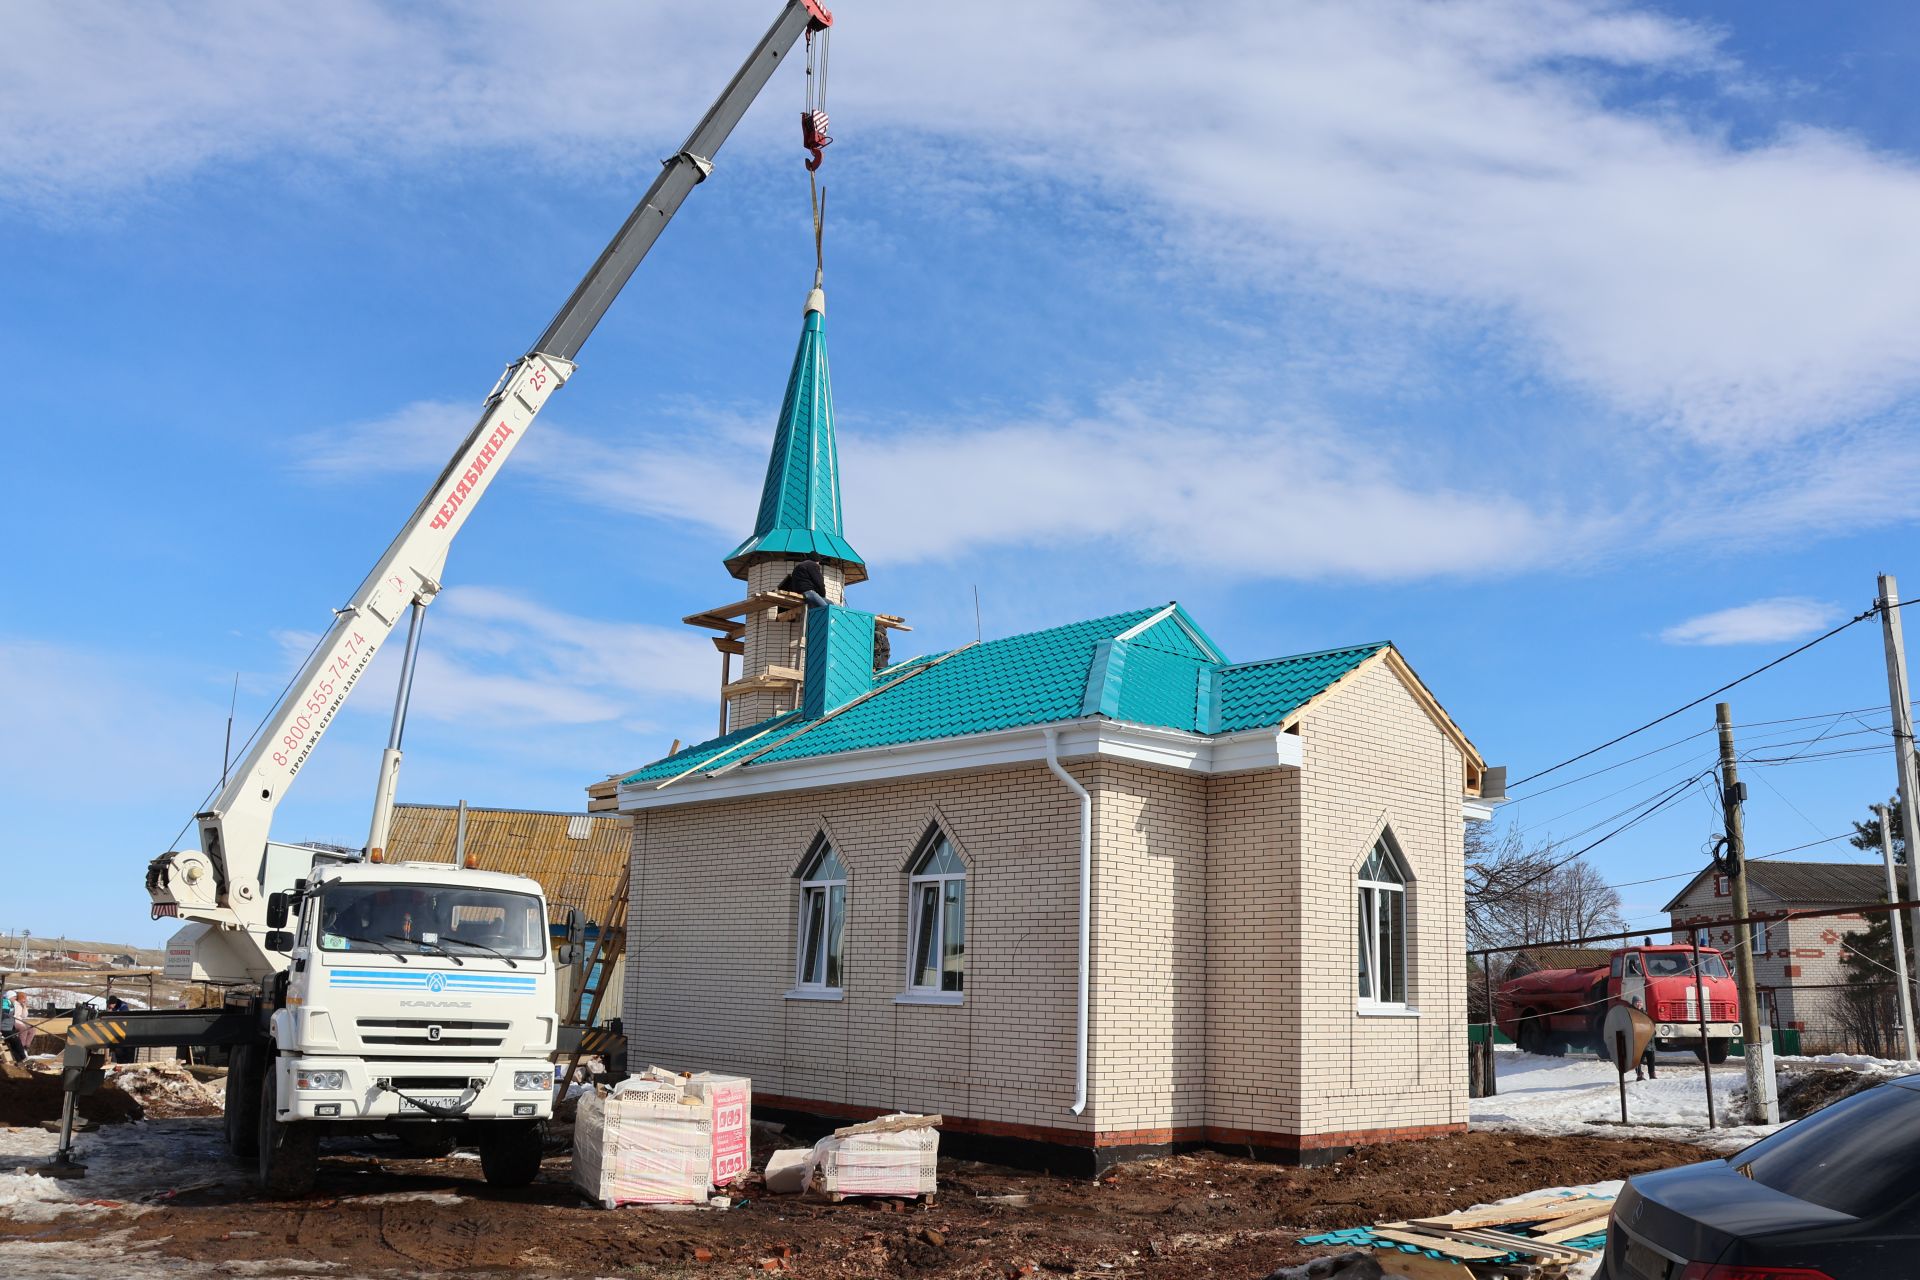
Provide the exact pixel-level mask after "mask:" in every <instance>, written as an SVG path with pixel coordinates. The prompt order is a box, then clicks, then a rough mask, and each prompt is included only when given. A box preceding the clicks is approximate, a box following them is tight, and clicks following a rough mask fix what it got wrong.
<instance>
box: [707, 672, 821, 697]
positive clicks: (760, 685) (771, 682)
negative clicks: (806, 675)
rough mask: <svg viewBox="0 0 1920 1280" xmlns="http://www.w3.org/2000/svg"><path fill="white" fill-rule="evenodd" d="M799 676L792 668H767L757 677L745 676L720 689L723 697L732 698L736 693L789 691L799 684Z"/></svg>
mask: <svg viewBox="0 0 1920 1280" xmlns="http://www.w3.org/2000/svg"><path fill="white" fill-rule="evenodd" d="M801 679H802V677H801V675H800V673H799V672H798V671H795V670H794V669H793V668H792V667H768V668H767V669H766V670H765V671H763V672H761V673H760V674H759V675H757V676H747V677H745V678H744V679H740V680H735V681H734V682H733V683H732V684H729V685H724V686H722V687H721V690H720V693H721V696H723V697H732V696H733V695H734V694H736V693H758V692H759V691H760V690H762V689H791V688H792V687H793V686H794V685H797V684H799V683H800V682H801Z"/></svg>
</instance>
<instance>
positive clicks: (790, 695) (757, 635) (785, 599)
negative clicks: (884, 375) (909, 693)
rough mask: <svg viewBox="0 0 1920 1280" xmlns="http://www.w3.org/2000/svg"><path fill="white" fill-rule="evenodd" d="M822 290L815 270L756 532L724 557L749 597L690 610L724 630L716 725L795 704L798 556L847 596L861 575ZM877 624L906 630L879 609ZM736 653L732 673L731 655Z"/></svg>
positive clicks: (801, 613)
mask: <svg viewBox="0 0 1920 1280" xmlns="http://www.w3.org/2000/svg"><path fill="white" fill-rule="evenodd" d="M826 312H827V296H826V293H825V292H824V291H823V290H822V289H821V287H820V282H819V279H818V277H817V276H816V278H815V281H814V287H813V290H812V291H811V292H810V293H808V294H807V306H806V311H805V320H804V322H803V324H802V326H801V330H800V348H799V350H798V351H796V352H794V356H793V371H792V372H791V373H790V374H789V375H788V376H787V394H786V398H785V400H784V401H782V402H781V405H780V422H779V426H778V427H777V429H776V430H775V432H774V437H773V453H772V456H771V457H769V458H768V459H767V478H766V482H765V483H764V484H763V485H762V486H761V490H760V511H759V515H758V517H757V518H756V519H755V520H754V525H753V534H752V536H750V537H749V538H747V540H746V541H745V542H742V543H741V544H740V545H739V546H737V547H735V548H734V549H733V551H732V553H731V554H730V555H728V556H727V558H726V561H725V563H726V566H727V571H728V572H729V573H731V574H732V575H733V576H734V577H736V578H739V579H742V580H743V581H745V583H746V584H747V598H746V599H745V600H742V601H739V602H737V603H735V604H732V605H727V606H724V607H722V608H720V609H710V610H708V611H706V612H705V613H697V614H693V615H691V616H689V617H688V618H687V619H686V621H687V622H688V623H689V624H691V625H693V626H697V627H707V628H710V629H712V630H715V631H719V632H721V634H720V635H718V636H716V637H714V642H713V643H714V646H715V647H716V648H718V649H719V650H720V655H721V657H720V671H721V699H722V707H721V712H720V715H721V721H720V724H721V732H722V733H726V732H728V731H729V730H733V729H744V728H746V727H747V726H749V725H753V724H757V723H759V722H760V721H762V720H765V719H767V718H768V717H770V716H776V715H779V714H780V713H781V712H784V711H791V710H793V709H794V708H795V707H797V706H799V705H800V686H801V683H802V680H803V678H804V677H803V672H804V671H805V669H806V661H805V654H806V635H807V621H806V613H807V609H806V605H805V604H804V603H803V602H802V601H801V600H800V598H799V597H798V596H797V595H794V594H788V593H783V591H782V584H787V585H788V587H789V588H791V586H792V585H793V584H792V583H791V582H790V580H789V576H790V575H792V574H793V572H794V570H795V568H796V567H797V566H799V565H801V564H802V562H806V561H811V562H812V563H813V564H816V565H818V566H819V569H820V576H821V578H822V579H824V589H823V590H822V592H821V594H822V595H824V596H825V597H826V598H827V600H828V602H829V603H831V604H836V605H837V604H843V603H845V601H846V589H847V588H848V587H849V586H851V585H852V584H854V583H856V582H864V581H865V580H866V577H867V565H866V562H865V561H864V560H862V559H861V558H860V553H859V552H857V551H855V550H854V549H853V546H852V544H851V543H849V542H848V541H847V539H846V535H845V532H844V531H843V529H842V527H841V520H840V457H839V453H838V451H837V449H836V448H835V445H834V438H833V388H832V385H831V383H830V381H829V379H828V376H827V341H826V328H825V326H826ZM878 624H879V626H881V627H882V628H887V627H891V628H893V629H896V630H905V629H907V628H906V627H905V626H904V624H903V623H902V622H901V620H900V619H898V618H896V617H892V616H890V615H881V616H880V617H879V618H878ZM736 656H737V657H738V658H739V659H740V665H739V673H738V674H737V675H735V674H733V659H734V657H736Z"/></svg>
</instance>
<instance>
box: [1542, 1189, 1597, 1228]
mask: <svg viewBox="0 0 1920 1280" xmlns="http://www.w3.org/2000/svg"><path fill="white" fill-rule="evenodd" d="M1612 1209H1613V1197H1612V1196H1607V1197H1606V1198H1605V1199H1599V1198H1597V1197H1594V1196H1581V1197H1579V1198H1578V1199H1576V1200H1575V1201H1573V1202H1572V1203H1571V1204H1570V1205H1568V1206H1567V1209H1566V1211H1565V1212H1564V1213H1560V1214H1557V1215H1555V1216H1554V1217H1551V1218H1542V1219H1541V1220H1540V1221H1539V1222H1536V1223H1535V1224H1534V1226H1533V1229H1534V1230H1535V1231H1536V1232H1538V1233H1540V1234H1541V1235H1545V1234H1546V1233H1547V1232H1549V1231H1552V1230H1554V1229H1556V1228H1558V1227H1564V1226H1568V1225H1569V1224H1571V1223H1574V1222H1577V1221H1582V1220H1584V1219H1587V1218H1591V1217H1593V1216H1594V1215H1595V1214H1599V1215H1600V1216H1602V1217H1604V1216H1606V1215H1607V1214H1608V1213H1609V1212H1611V1211H1612Z"/></svg>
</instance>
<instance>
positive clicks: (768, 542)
mask: <svg viewBox="0 0 1920 1280" xmlns="http://www.w3.org/2000/svg"><path fill="white" fill-rule="evenodd" d="M826 311H827V298H826V294H824V293H823V292H821V290H820V287H819V284H818V283H817V281H816V283H815V285H814V289H813V292H811V293H809V294H808V295H807V310H806V322H805V324H804V326H803V327H802V328H801V330H800V349H799V350H798V351H796V352H794V355H793V372H792V373H791V374H789V375H788V376H787V397H786V399H785V401H783V402H782V403H781V405H780V427H779V430H777V431H776V432H775V433H774V437H773V456H772V457H771V458H769V459H768V460H767V479H766V484H765V485H764V486H763V487H762V489H761V490H760V514H759V517H758V519H756V520H755V521H754V525H753V536H752V537H750V538H748V539H747V540H746V541H745V542H743V543H741V544H740V545H739V546H737V547H735V548H734V549H733V552H732V554H730V555H729V556H728V557H727V559H726V565H727V570H728V572H730V573H732V574H733V576H734V577H736V578H745V577H746V576H747V565H748V564H750V563H751V562H752V561H754V560H755V559H757V558H760V557H766V556H779V557H782V558H791V559H795V560H799V559H813V560H820V561H831V562H833V563H835V564H838V565H839V566H840V567H841V569H842V570H843V571H844V572H845V573H846V578H847V581H848V582H861V581H864V580H865V579H866V576H867V566H866V562H865V561H864V560H862V559H861V558H860V553H859V552H858V551H855V550H854V549H853V547H852V546H851V545H849V544H848V542H847V540H846V537H845V535H844V534H843V533H842V531H841V527H840V456H839V454H838V452H837V451H836V450H835V448H834V443H833V388H832V385H831V383H830V382H829V380H828V378H827V338H826V333H825V328H824V326H825V321H826Z"/></svg>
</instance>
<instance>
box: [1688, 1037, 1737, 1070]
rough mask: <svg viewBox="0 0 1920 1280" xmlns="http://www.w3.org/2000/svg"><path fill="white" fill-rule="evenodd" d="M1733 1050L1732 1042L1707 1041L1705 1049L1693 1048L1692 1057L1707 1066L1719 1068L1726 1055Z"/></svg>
mask: <svg viewBox="0 0 1920 1280" xmlns="http://www.w3.org/2000/svg"><path fill="white" fill-rule="evenodd" d="M1732 1049H1733V1041H1731V1040H1727V1039H1718V1040H1708V1041H1707V1043H1706V1047H1705V1048H1702V1047H1701V1046H1699V1045H1697V1044H1696V1045H1695V1046H1693V1056H1694V1057H1696V1058H1698V1059H1700V1061H1702V1062H1704V1063H1707V1064H1708V1065H1709V1066H1715V1067H1717V1066H1719V1065H1720V1064H1721V1063H1723V1062H1725V1061H1726V1060H1727V1054H1728V1053H1729V1052H1731V1051H1732Z"/></svg>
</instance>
